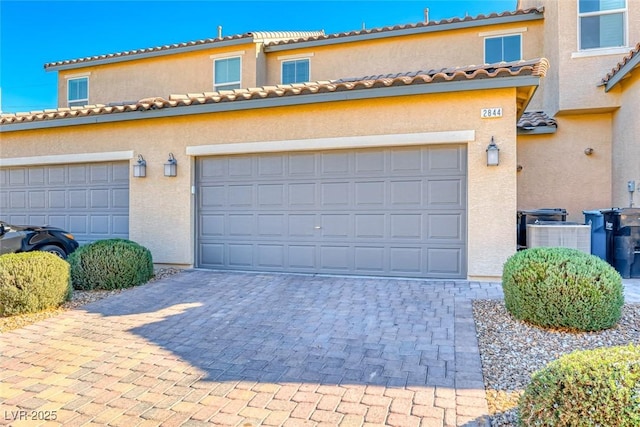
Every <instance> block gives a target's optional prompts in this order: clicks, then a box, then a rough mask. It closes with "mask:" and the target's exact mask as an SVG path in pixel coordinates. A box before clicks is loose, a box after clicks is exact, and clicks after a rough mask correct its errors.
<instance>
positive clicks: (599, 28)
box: [578, 0, 627, 50]
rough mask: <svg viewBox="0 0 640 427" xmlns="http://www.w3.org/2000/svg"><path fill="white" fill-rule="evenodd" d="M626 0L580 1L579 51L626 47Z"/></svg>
mask: <svg viewBox="0 0 640 427" xmlns="http://www.w3.org/2000/svg"><path fill="white" fill-rule="evenodd" d="M626 13H627V2H626V0H580V3H579V6H578V20H579V23H578V25H579V30H578V31H579V33H580V34H579V43H580V50H584V49H598V48H607V47H620V46H625V45H626V40H625V39H626Z"/></svg>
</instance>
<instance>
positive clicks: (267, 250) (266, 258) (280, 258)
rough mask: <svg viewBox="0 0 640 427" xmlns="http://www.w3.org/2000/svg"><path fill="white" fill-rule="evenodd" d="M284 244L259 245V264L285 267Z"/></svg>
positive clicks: (279, 267) (260, 265) (270, 266)
mask: <svg viewBox="0 0 640 427" xmlns="http://www.w3.org/2000/svg"><path fill="white" fill-rule="evenodd" d="M284 249H285V248H284V246H283V245H258V246H257V251H258V257H257V258H258V266H259V267H268V268H277V269H283V268H285V264H284Z"/></svg>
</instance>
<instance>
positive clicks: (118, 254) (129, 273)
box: [68, 239, 153, 290]
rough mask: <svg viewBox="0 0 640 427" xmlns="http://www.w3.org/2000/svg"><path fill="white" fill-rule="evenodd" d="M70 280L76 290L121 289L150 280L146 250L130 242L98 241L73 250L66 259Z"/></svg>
mask: <svg viewBox="0 0 640 427" xmlns="http://www.w3.org/2000/svg"><path fill="white" fill-rule="evenodd" d="M68 261H69V264H71V281H72V284H73V287H74V288H75V289H79V290H93V289H104V290H110V289H122V288H129V287H131V286H137V285H140V284H142V283H146V282H147V281H148V280H149V279H151V278H152V277H153V260H152V258H151V252H150V251H149V249H147V248H145V247H144V246H141V245H139V244H137V243H135V242H133V241H131V240H126V239H108V240H98V241H96V242H93V243H89V244H87V245H84V246H81V247H80V248H78V249H76V250H75V251H74V252H73V253H72V254H71V255H69V258H68Z"/></svg>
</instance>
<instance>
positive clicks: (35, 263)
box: [0, 251, 72, 316]
mask: <svg viewBox="0 0 640 427" xmlns="http://www.w3.org/2000/svg"><path fill="white" fill-rule="evenodd" d="M71 292H72V288H71V280H70V275H69V264H68V263H67V262H66V261H65V260H63V259H61V258H60V257H58V256H56V255H54V254H51V253H49V252H40V251H34V252H21V253H15V254H6V255H2V256H0V316H13V315H16V314H23V313H34V312H38V311H42V310H47V309H51V308H55V307H58V306H59V305H60V304H62V303H63V302H65V301H66V300H69V299H70V298H71Z"/></svg>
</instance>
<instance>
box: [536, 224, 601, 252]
mask: <svg viewBox="0 0 640 427" xmlns="http://www.w3.org/2000/svg"><path fill="white" fill-rule="evenodd" d="M541 246H545V247H561V248H573V249H578V250H580V251H582V252H585V253H588V254H590V253H591V226H590V225H583V224H571V223H567V222H549V223H547V224H545V223H538V224H527V247H529V248H537V247H541Z"/></svg>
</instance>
